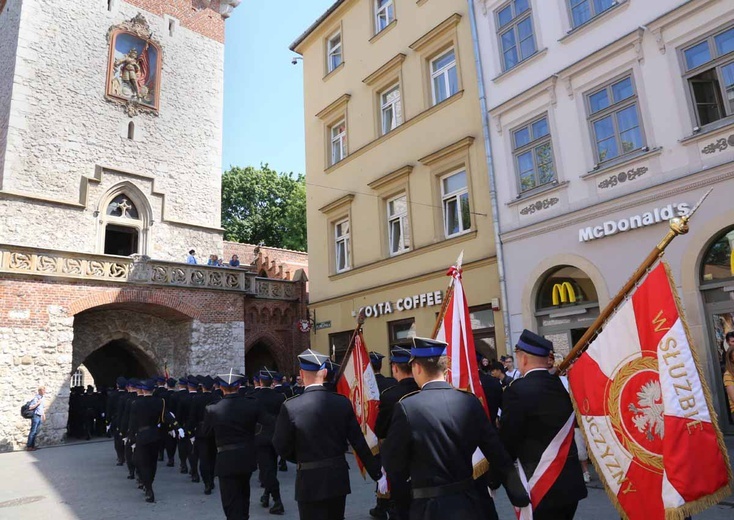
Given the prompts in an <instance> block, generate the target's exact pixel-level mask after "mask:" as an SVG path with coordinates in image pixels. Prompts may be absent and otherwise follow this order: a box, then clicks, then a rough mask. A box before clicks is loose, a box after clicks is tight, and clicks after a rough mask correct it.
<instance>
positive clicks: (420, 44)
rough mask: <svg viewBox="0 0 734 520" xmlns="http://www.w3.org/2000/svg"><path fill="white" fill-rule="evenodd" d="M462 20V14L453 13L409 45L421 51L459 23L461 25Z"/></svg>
mask: <svg viewBox="0 0 734 520" xmlns="http://www.w3.org/2000/svg"><path fill="white" fill-rule="evenodd" d="M460 21H461V15H460V14H459V13H454V14H452V15H451V16H449V17H448V18H446V19H445V20H444V21H443V22H441V23H440V24H438V25H437V26H436V27H434V28H433V29H431V30H430V31H428V32H427V33H426V34H424V35H423V36H421V37H420V38H418V39H417V40H416V41H414V42H413V43H411V44H410V45H409V47H410V48H411V49H412V50H414V51H416V52H421V50H422V49H424V48H425V47H426V46H427V45H429V44H430V43H431V42H433V41H434V40H435V39H436V38H440V37H441V36H443V35H445V34H446V33H448V32H449V31H451V30H453V29H454V28H455V27H456V26H457V25H459V22H460Z"/></svg>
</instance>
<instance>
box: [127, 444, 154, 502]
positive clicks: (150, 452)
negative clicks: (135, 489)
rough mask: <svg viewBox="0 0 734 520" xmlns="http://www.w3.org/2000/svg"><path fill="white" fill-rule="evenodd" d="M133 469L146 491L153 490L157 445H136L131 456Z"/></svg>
mask: <svg viewBox="0 0 734 520" xmlns="http://www.w3.org/2000/svg"><path fill="white" fill-rule="evenodd" d="M133 459H134V460H135V467H136V469H137V470H138V475H139V476H140V482H142V483H143V486H145V489H146V490H152V489H153V481H154V480H155V473H156V469H157V468H158V443H157V442H153V443H150V444H144V445H142V446H141V445H139V444H138V445H136V446H135V453H134V454H133Z"/></svg>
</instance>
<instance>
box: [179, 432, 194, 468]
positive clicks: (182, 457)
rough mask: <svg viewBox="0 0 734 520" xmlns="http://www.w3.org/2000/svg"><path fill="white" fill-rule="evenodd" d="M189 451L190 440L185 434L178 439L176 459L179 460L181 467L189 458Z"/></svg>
mask: <svg viewBox="0 0 734 520" xmlns="http://www.w3.org/2000/svg"><path fill="white" fill-rule="evenodd" d="M189 451H191V440H189V436H188V435H187V436H185V437H184V438H183V439H179V440H178V460H179V461H181V467H184V466H185V465H186V462H187V461H188V460H189Z"/></svg>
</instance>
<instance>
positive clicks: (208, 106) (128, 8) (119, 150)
mask: <svg viewBox="0 0 734 520" xmlns="http://www.w3.org/2000/svg"><path fill="white" fill-rule="evenodd" d="M12 4H13V5H20V2H13V3H12ZM22 5H23V9H22V12H21V13H20V35H19V40H18V42H19V43H18V52H17V63H16V75H15V83H14V86H13V89H14V99H13V105H12V113H11V116H10V125H9V129H8V137H7V152H6V161H5V172H4V178H3V186H2V192H0V242H6V243H13V244H21V245H28V246H33V247H51V248H54V249H64V250H76V251H82V252H99V251H100V247H101V246H100V239H99V229H98V228H99V222H98V219H96V216H95V212H96V211H97V210H98V206H99V204H100V203H101V197H102V195H103V194H104V193H106V191H107V190H108V189H109V188H110V187H111V186H113V185H114V184H115V183H119V182H121V181H122V180H123V179H124V180H127V181H129V182H131V183H133V184H135V185H136V186H138V187H139V188H140V190H141V191H142V192H143V193H144V194H145V196H146V197H147V199H148V202H149V203H150V206H151V209H152V211H153V221H154V225H153V227H152V228H151V231H150V238H149V240H150V247H149V250H148V254H149V255H150V256H153V257H155V258H160V259H168V260H181V259H182V258H183V256H184V255H185V252H186V251H187V250H188V249H189V248H191V247H193V248H198V249H200V250H202V251H207V252H212V253H214V252H221V235H220V233H221V231H220V230H219V225H220V204H221V202H220V191H221V133H222V103H223V60H224V47H223V45H222V44H221V43H219V42H217V41H215V40H212V39H211V38H208V37H206V36H202V35H201V34H198V33H196V32H193V31H191V30H189V29H187V28H186V27H178V28H176V29H175V30H174V32H173V35H172V36H171V35H170V34H169V27H168V20H167V19H164V18H163V17H159V16H155V15H153V14H151V13H147V12H145V11H142V14H143V15H144V16H145V18H146V19H147V21H148V22H149V24H150V27H151V30H152V31H153V33H154V37H155V38H157V39H159V40H160V43H161V47H162V73H161V96H160V111H159V113H158V115H153V114H145V113H143V114H139V115H136V116H135V117H133V118H130V117H128V115H127V114H126V113H125V111H124V110H123V109H122V108H121V106H119V105H118V104H115V103H112V102H110V101H107V100H106V99H105V83H106V75H107V63H108V56H109V44H108V42H107V32H108V30H109V28H110V27H111V26H113V25H117V24H119V23H121V22H123V21H125V20H129V19H131V18H133V17H134V16H135V15H136V14H138V13H139V12H141V10H140V8H139V7H136V6H133V5H130V4H128V3H125V2H118V3H117V4H115V5H116V6H117V7H116V8H115V9H113V10H112V11H108V10H107V2H100V1H98V0H75V1H74V2H61V1H59V0H24V1H23V3H22ZM212 13H213V11H212ZM213 14H214V15H215V16H217V15H216V13H213ZM5 18H8V17H7V14H6V15H3V19H5ZM10 18H12V16H11V17H10ZM10 18H8V19H10ZM5 23H7V22H5ZM50 42H52V44H50ZM0 90H2V89H0ZM15 92H17V95H16V94H15ZM130 121H132V122H133V123H134V124H135V133H136V137H135V139H128V137H127V125H128V123H129V122H130ZM98 166H105V167H107V168H109V171H108V172H106V173H102V175H101V177H99V176H97V175H96V174H97V172H98ZM110 172H116V173H110ZM84 179H91V181H90V182H86V181H85V180H84ZM84 188H86V197H85V190H84ZM11 194H15V196H12V195H11ZM18 194H20V195H22V196H17V195H18ZM38 199H46V200H50V201H51V202H50V203H44V202H41V201H39V200H38ZM164 201H165V205H164ZM58 222H64V226H59V225H58ZM177 222H178V224H177ZM60 228H63V230H74V231H75V232H74V233H69V232H64V231H62V230H61V229H60Z"/></svg>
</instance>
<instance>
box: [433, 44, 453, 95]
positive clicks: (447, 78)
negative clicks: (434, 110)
mask: <svg viewBox="0 0 734 520" xmlns="http://www.w3.org/2000/svg"><path fill="white" fill-rule="evenodd" d="M431 85H432V89H433V104H434V105H437V104H438V103H440V102H441V101H443V100H444V99H447V98H449V97H451V96H453V95H454V94H456V93H457V92H458V91H459V73H458V71H457V70H456V52H455V51H454V49H449V50H448V51H446V52H444V53H443V54H441V55H440V56H438V57H437V58H434V59H432V60H431Z"/></svg>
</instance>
